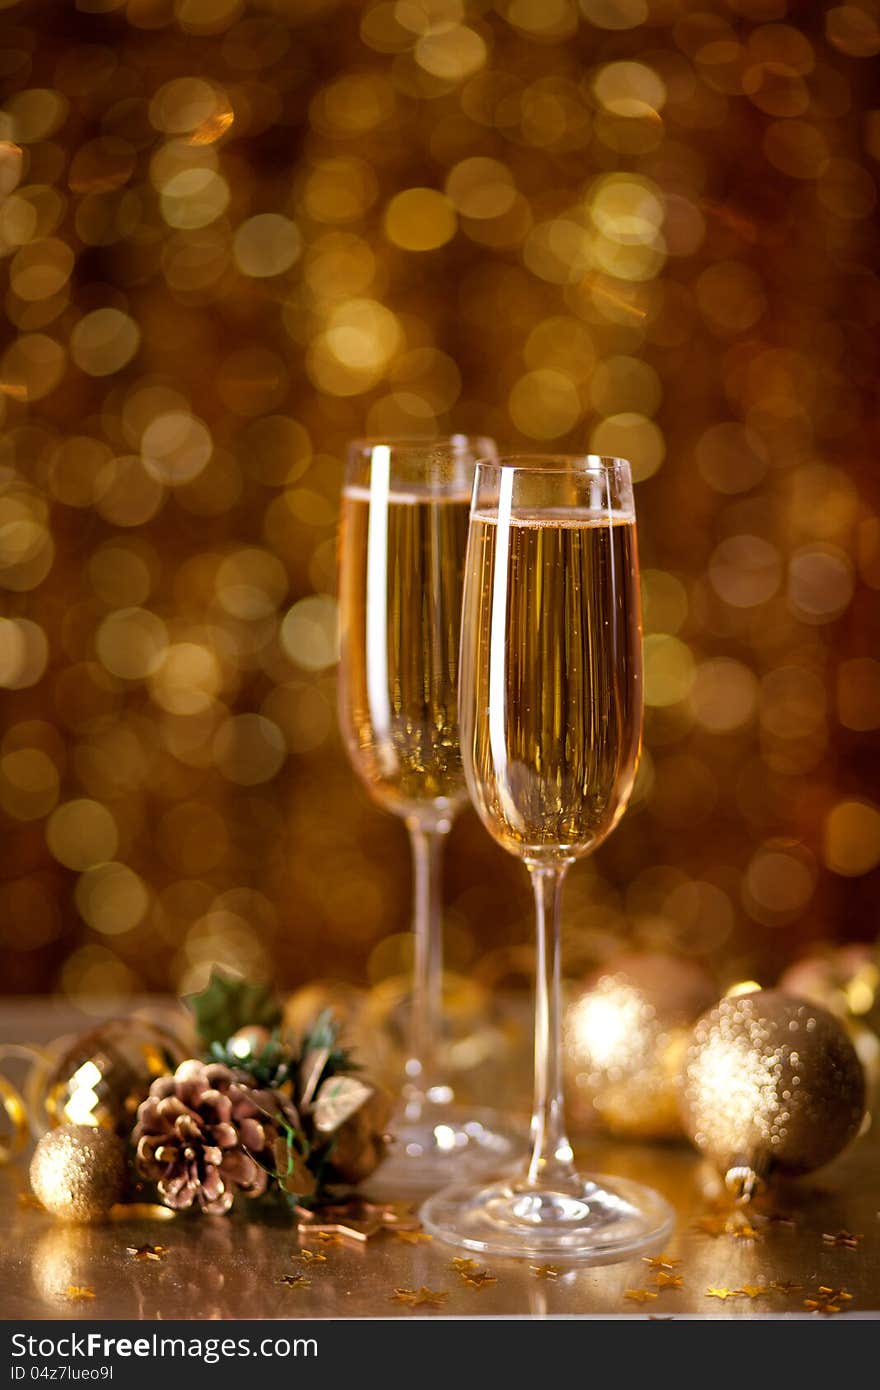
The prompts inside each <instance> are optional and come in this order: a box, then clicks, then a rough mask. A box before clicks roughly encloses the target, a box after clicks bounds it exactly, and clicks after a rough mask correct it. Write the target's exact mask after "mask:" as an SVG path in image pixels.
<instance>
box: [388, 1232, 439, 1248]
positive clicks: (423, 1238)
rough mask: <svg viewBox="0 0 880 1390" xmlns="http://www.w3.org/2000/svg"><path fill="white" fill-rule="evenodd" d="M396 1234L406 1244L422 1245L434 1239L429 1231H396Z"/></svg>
mask: <svg viewBox="0 0 880 1390" xmlns="http://www.w3.org/2000/svg"><path fill="white" fill-rule="evenodd" d="M394 1236H395V1238H396V1239H397V1240H401V1241H403V1243H404V1245H422V1244H427V1243H428V1242H429V1241H432V1240H433V1239H434V1237H433V1236H432V1235H431V1234H430V1233H429V1232H428V1231H395V1232H394Z"/></svg>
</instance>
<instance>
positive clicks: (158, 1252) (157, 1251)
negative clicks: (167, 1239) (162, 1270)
mask: <svg viewBox="0 0 880 1390" xmlns="http://www.w3.org/2000/svg"><path fill="white" fill-rule="evenodd" d="M125 1249H126V1251H127V1253H128V1254H129V1255H131V1257H132V1259H134V1260H164V1258H165V1256H166V1255H167V1254H168V1246H167V1245H127V1246H126V1247H125Z"/></svg>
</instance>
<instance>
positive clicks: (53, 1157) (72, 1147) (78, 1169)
mask: <svg viewBox="0 0 880 1390" xmlns="http://www.w3.org/2000/svg"><path fill="white" fill-rule="evenodd" d="M30 1176H31V1187H32V1188H33V1191H34V1195H35V1196H36V1197H37V1198H38V1199H39V1200H40V1201H41V1202H42V1204H43V1206H44V1207H45V1208H46V1210H47V1211H50V1212H51V1213H52V1215H53V1216H58V1217H61V1218H62V1220H64V1221H75V1222H82V1223H88V1222H92V1221H104V1220H106V1218H107V1217H108V1216H109V1214H110V1208H111V1207H112V1206H114V1205H115V1203H116V1202H118V1201H120V1199H121V1198H122V1194H123V1192H124V1191H125V1182H126V1158H125V1145H124V1144H123V1142H122V1140H121V1139H119V1138H118V1137H117V1136H116V1135H115V1134H111V1133H110V1132H109V1131H108V1130H105V1129H98V1128H96V1127H95V1126H94V1125H62V1126H61V1128H60V1129H53V1130H50V1131H49V1133H48V1134H44V1135H43V1137H42V1139H41V1140H40V1141H39V1143H38V1144H37V1147H36V1149H35V1150H34V1156H33V1158H32V1159H31V1171H30Z"/></svg>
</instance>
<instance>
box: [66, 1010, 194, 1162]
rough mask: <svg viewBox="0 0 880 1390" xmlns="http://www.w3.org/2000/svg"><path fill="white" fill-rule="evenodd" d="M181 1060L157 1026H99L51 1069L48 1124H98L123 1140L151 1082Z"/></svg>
mask: <svg viewBox="0 0 880 1390" xmlns="http://www.w3.org/2000/svg"><path fill="white" fill-rule="evenodd" d="M186 1055H187V1054H186V1049H185V1048H184V1046H183V1044H182V1043H181V1041H180V1040H179V1039H178V1038H177V1037H176V1036H175V1035H174V1034H173V1033H172V1032H171V1031H170V1030H169V1029H167V1028H163V1027H161V1026H160V1025H159V1024H157V1023H149V1022H146V1021H145V1020H143V1019H136V1018H133V1019H113V1020H111V1021H110V1022H109V1023H104V1024H102V1025H101V1026H100V1028H94V1029H92V1030H91V1032H88V1033H84V1034H83V1035H82V1036H81V1037H79V1038H77V1039H76V1041H75V1042H74V1043H72V1044H71V1045H70V1046H69V1047H67V1048H66V1049H65V1051H64V1053H63V1055H62V1056H61V1057H60V1058H59V1060H58V1061H57V1062H56V1064H55V1066H54V1067H53V1068H52V1070H51V1072H50V1074H49V1076H48V1078H47V1080H46V1082H45V1090H44V1097H43V1104H44V1107H45V1111H46V1116H47V1119H48V1122H49V1124H50V1125H53V1126H54V1125H65V1124H76V1125H100V1126H101V1127H102V1128H103V1129H109V1130H114V1131H115V1132H116V1133H117V1134H120V1135H122V1136H123V1137H125V1136H127V1135H128V1134H130V1133H131V1129H132V1126H133V1125H134V1122H135V1120H136V1118H137V1110H138V1106H139V1105H140V1103H141V1101H143V1100H146V1098H147V1095H148V1093H149V1090H150V1085H151V1083H152V1082H153V1081H155V1079H156V1077H157V1076H165V1075H166V1074H167V1073H168V1072H173V1071H174V1070H175V1069H176V1067H177V1066H178V1065H179V1063H180V1062H182V1061H183V1060H184V1058H185V1056H186Z"/></svg>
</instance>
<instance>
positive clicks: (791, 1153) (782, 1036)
mask: <svg viewBox="0 0 880 1390" xmlns="http://www.w3.org/2000/svg"><path fill="white" fill-rule="evenodd" d="M681 1110H682V1119H683V1122H684V1126H685V1130H686V1131H687V1133H688V1135H689V1136H690V1138H691V1139H692V1140H693V1142H694V1143H695V1144H696V1146H697V1148H698V1149H700V1150H701V1151H702V1152H703V1153H704V1154H705V1155H706V1157H707V1158H709V1159H711V1161H712V1162H713V1163H714V1164H715V1165H716V1167H717V1168H718V1169H719V1170H720V1172H721V1173H722V1174H723V1175H724V1177H725V1179H726V1181H727V1185H728V1187H730V1188H731V1190H733V1191H736V1192H738V1193H744V1194H748V1193H750V1192H751V1191H752V1190H753V1189H754V1187H755V1186H756V1185H757V1184H758V1183H759V1182H761V1181H762V1180H764V1179H767V1178H769V1177H771V1176H773V1175H774V1174H780V1175H784V1176H789V1177H793V1176H796V1175H797V1174H799V1173H809V1172H812V1170H813V1169H815V1168H821V1167H822V1165H823V1164H825V1163H828V1162H829V1161H830V1160H831V1159H832V1158H834V1157H835V1156H836V1155H837V1154H838V1153H840V1151H841V1149H843V1148H844V1147H845V1145H846V1144H848V1143H849V1141H850V1140H851V1139H852V1138H853V1137H854V1136H855V1134H856V1133H857V1132H858V1129H859V1125H860V1124H861V1122H862V1117H863V1115H864V1111H865V1077H864V1073H863V1071H862V1066H861V1063H860V1062H859V1059H858V1057H857V1056H856V1052H855V1049H854V1048H853V1045H852V1043H851V1041H850V1039H849V1037H848V1036H847V1034H846V1031H845V1030H844V1028H843V1027H842V1026H841V1024H840V1023H838V1021H837V1019H836V1018H834V1017H833V1016H832V1015H831V1014H830V1013H828V1011H827V1010H826V1009H823V1008H821V1007H820V1006H819V1005H818V1004H813V1003H810V1002H809V1001H808V1000H806V999H799V998H797V997H796V996H795V995H790V994H783V993H782V992H781V991H780V990H756V991H755V992H754V993H751V994H739V995H735V996H733V997H731V998H727V999H722V1000H721V1002H720V1003H719V1004H717V1005H716V1006H715V1008H714V1009H710V1010H709V1012H708V1013H706V1014H704V1015H703V1017H702V1018H701V1019H699V1020H698V1022H697V1024H696V1025H695V1027H694V1032H693V1039H692V1042H691V1044H690V1046H689V1048H688V1050H687V1055H686V1058H685V1064H684V1068H683V1071H682V1082H681Z"/></svg>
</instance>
